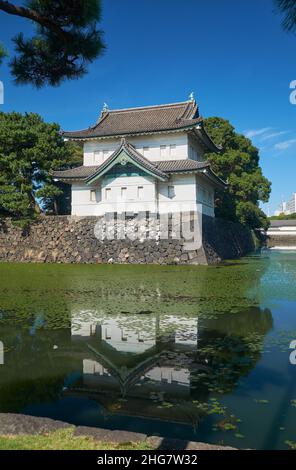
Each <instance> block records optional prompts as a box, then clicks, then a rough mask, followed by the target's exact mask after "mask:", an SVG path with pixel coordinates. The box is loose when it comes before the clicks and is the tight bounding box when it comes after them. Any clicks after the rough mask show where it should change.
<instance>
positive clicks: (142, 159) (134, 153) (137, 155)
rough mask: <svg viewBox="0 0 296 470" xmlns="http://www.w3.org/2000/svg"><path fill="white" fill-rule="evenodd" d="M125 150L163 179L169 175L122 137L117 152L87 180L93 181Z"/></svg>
mask: <svg viewBox="0 0 296 470" xmlns="http://www.w3.org/2000/svg"><path fill="white" fill-rule="evenodd" d="M122 150H124V151H125V152H126V153H127V154H128V155H129V156H130V157H131V158H132V159H133V160H135V161H136V162H137V163H139V165H141V166H142V167H144V168H146V170H148V171H149V172H151V173H153V174H154V175H155V176H158V177H160V178H161V179H166V178H167V176H166V174H165V173H163V172H162V171H161V170H160V169H158V168H157V166H156V165H154V164H153V163H152V162H151V161H150V160H148V159H147V158H145V157H144V156H143V155H141V154H140V153H139V152H138V151H137V150H136V149H135V147H134V146H133V145H131V144H130V143H129V142H127V141H126V140H125V139H121V144H120V146H119V147H118V149H117V150H115V152H113V153H112V155H110V157H109V158H107V160H106V161H105V162H104V163H102V165H100V166H99V168H97V170H96V171H95V172H94V173H93V174H92V175H90V176H89V177H88V178H87V181H91V180H92V179H93V178H95V177H96V176H98V175H99V174H100V173H101V172H102V171H104V169H106V168H107V167H108V166H109V165H110V163H111V162H112V161H113V160H115V159H116V157H117V156H118V155H119V154H120V152H121V151H122Z"/></svg>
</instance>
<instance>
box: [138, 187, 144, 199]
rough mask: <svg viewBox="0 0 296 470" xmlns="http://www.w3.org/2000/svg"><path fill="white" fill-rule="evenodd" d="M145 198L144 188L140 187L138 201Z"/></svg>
mask: <svg viewBox="0 0 296 470" xmlns="http://www.w3.org/2000/svg"><path fill="white" fill-rule="evenodd" d="M143 196H144V188H143V186H138V199H143Z"/></svg>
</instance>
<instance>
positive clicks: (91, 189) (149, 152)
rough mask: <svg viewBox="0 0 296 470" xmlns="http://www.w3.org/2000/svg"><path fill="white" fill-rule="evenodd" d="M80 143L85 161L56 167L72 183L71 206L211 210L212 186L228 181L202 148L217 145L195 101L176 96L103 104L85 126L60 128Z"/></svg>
mask: <svg viewBox="0 0 296 470" xmlns="http://www.w3.org/2000/svg"><path fill="white" fill-rule="evenodd" d="M63 136H64V138H65V139H67V140H73V141H75V142H79V143H80V144H81V145H82V146H83V152H84V159H83V166H80V167H77V168H73V169H69V170H64V171H55V172H54V178H55V179H56V180H57V181H61V182H64V183H67V184H69V185H71V213H72V215H76V216H101V215H104V214H106V213H110V212H113V213H114V212H117V213H120V212H131V213H138V212H140V211H149V212H153V213H172V212H175V211H180V210H181V211H188V210H197V208H202V212H203V214H205V215H208V216H211V217H214V194H215V190H223V189H224V188H225V187H226V183H225V182H224V181H222V180H221V179H220V178H219V177H218V176H217V175H216V174H215V173H214V172H213V170H212V169H211V166H210V164H209V162H207V161H206V159H205V154H207V153H209V152H211V153H213V152H219V151H220V150H221V148H220V147H218V146H217V145H215V143H214V142H213V141H212V140H211V138H210V137H209V135H208V134H207V132H206V130H205V128H204V126H203V120H202V118H201V117H200V115H199V112H198V106H197V104H196V102H195V100H194V98H193V95H192V94H191V95H190V99H189V100H188V101H185V102H181V103H173V104H163V105H157V106H145V107H139V108H128V109H115V110H110V109H109V108H108V106H107V105H106V104H105V105H104V107H103V110H102V112H101V113H100V117H99V119H98V121H97V123H96V124H95V125H94V126H92V127H89V128H88V129H84V130H79V131H71V132H65V131H64V132H63Z"/></svg>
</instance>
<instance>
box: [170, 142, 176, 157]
mask: <svg viewBox="0 0 296 470" xmlns="http://www.w3.org/2000/svg"><path fill="white" fill-rule="evenodd" d="M176 154H177V147H176V145H175V144H173V145H170V156H171V157H175V156H176Z"/></svg>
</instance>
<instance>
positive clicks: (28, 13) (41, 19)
mask: <svg viewBox="0 0 296 470" xmlns="http://www.w3.org/2000/svg"><path fill="white" fill-rule="evenodd" d="M0 10H2V11H4V12H6V13H8V14H10V15H16V16H20V17H22V18H27V19H29V20H32V21H34V22H35V23H38V24H39V25H40V26H43V27H44V28H47V29H49V30H50V31H52V32H53V33H55V34H56V35H57V36H58V37H59V38H60V39H62V40H63V41H66V40H67V37H68V34H67V32H66V31H64V30H63V29H62V28H60V27H59V26H58V25H57V24H56V23H54V22H53V21H51V20H49V19H48V18H46V17H45V16H42V15H39V14H38V13H37V12H36V11H35V10H32V9H31V8H25V7H22V6H17V5H13V4H12V3H10V2H6V1H2V0H0Z"/></svg>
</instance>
